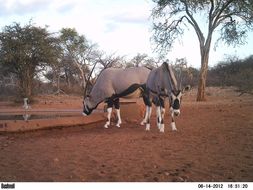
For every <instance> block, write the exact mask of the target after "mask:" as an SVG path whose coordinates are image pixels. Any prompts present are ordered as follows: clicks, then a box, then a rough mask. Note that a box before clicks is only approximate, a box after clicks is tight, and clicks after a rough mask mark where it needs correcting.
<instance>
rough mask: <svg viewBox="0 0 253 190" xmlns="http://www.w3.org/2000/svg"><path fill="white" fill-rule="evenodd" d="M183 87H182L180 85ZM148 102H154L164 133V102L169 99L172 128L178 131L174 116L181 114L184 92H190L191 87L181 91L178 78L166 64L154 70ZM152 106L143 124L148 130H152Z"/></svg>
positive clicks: (148, 89) (148, 82) (148, 107)
mask: <svg viewBox="0 0 253 190" xmlns="http://www.w3.org/2000/svg"><path fill="white" fill-rule="evenodd" d="M180 86H181V85H180ZM146 88H147V97H148V98H147V99H148V100H147V101H150V102H151V100H153V103H154V104H155V105H156V114H157V126H158V128H159V130H160V132H164V114H165V106H164V101H165V99H166V98H169V105H170V111H171V118H172V122H171V127H172V130H177V128H176V124H175V119H174V116H179V114H180V104H181V101H182V95H183V93H184V92H186V91H188V90H190V86H189V85H187V86H186V87H185V88H183V89H180V88H179V87H178V84H177V80H176V77H175V75H174V73H173V70H172V68H171V66H169V65H168V64H167V63H166V62H164V63H163V64H162V65H161V66H160V67H158V68H155V69H153V70H152V71H151V72H150V74H149V76H148V79H147V82H146ZM150 116H151V106H147V107H146V114H145V118H144V120H143V122H142V124H146V130H147V131H149V130H150Z"/></svg>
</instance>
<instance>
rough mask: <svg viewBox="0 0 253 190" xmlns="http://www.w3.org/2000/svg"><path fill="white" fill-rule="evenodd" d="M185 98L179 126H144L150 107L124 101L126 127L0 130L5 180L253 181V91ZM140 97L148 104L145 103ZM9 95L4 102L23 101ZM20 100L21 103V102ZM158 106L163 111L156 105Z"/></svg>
mask: <svg viewBox="0 0 253 190" xmlns="http://www.w3.org/2000/svg"><path fill="white" fill-rule="evenodd" d="M195 94H196V91H195V90H193V91H192V92H190V93H188V94H187V95H186V96H185V97H184V102H183V104H182V108H181V115H180V116H179V117H178V118H176V124H177V128H178V131H177V132H173V131H171V128H170V127H169V124H170V118H169V114H168V112H167V114H166V118H165V122H166V128H165V133H160V132H159V131H158V129H157V127H156V118H155V114H153V116H152V121H151V125H152V126H151V131H149V132H147V131H145V128H144V127H143V126H140V125H139V123H140V121H141V117H140V116H141V114H143V108H144V106H143V105H142V106H137V105H132V104H129V105H128V104H126V105H124V106H123V107H122V112H123V113H122V118H123V120H124V122H123V124H122V126H121V128H117V127H115V124H114V123H113V124H112V125H111V127H110V128H109V129H104V128H103V125H104V122H99V123H96V124H92V125H85V126H78V127H70V128H69V127H68V128H57V129H50V130H39V131H35V132H26V133H15V134H2V135H0V152H1V154H0V181H39V182H41V181H47V182H51V181H60V182H62V181H68V182H72V181H88V182H107V181H110V182H123V181H124V182H125V181H127V182H128V181H130V182H154V181H155V182H156V181H165V182H174V181H180V182H182V181H189V182H203V181H205V182H206V181H224V182H227V181H233V182H235V181H236V182H244V181H251V182H252V181H253V143H252V142H253V97H252V96H250V95H242V96H240V97H239V96H238V93H236V92H234V91H233V89H219V88H208V91H207V94H208V101H207V102H201V103H197V102H195V101H194V99H195ZM38 100H39V101H37V103H36V104H35V105H32V106H33V107H34V108H36V107H40V108H41V107H44V108H52V107H53V108H73V109H74V108H77V109H79V108H80V109H81V101H82V99H81V98H80V97H72V96H68V97H66V96H59V97H54V96H47V97H45V96H44V97H38ZM139 104H140V103H139ZM15 106H16V105H12V104H11V103H9V102H1V103H0V108H1V109H6V108H9V107H12V108H13V107H15ZM18 106H20V105H18ZM153 113H155V110H154V111H153Z"/></svg>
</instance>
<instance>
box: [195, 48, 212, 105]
mask: <svg viewBox="0 0 253 190" xmlns="http://www.w3.org/2000/svg"><path fill="white" fill-rule="evenodd" d="M209 50H210V46H209V47H207V48H203V50H202V52H203V53H201V69H200V74H199V83H198V93H197V101H206V92H205V89H206V77H207V70H208V60H209Z"/></svg>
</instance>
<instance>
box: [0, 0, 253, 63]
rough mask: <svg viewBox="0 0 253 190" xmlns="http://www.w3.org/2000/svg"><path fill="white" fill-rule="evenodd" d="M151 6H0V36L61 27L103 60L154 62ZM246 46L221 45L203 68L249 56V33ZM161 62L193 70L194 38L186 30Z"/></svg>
mask: <svg viewBox="0 0 253 190" xmlns="http://www.w3.org/2000/svg"><path fill="white" fill-rule="evenodd" d="M153 6H154V5H153V3H152V2H151V0H0V30H2V28H3V27H4V26H6V25H11V24H12V23H13V22H17V23H20V24H22V25H24V24H27V23H28V22H29V21H30V20H31V19H32V22H33V23H35V24H36V25H37V26H42V27H44V26H49V27H48V30H49V31H50V32H58V31H60V30H61V29H62V28H63V27H65V28H66V27H67V28H75V29H76V30H77V32H78V33H79V34H82V35H85V37H86V38H87V39H88V40H91V41H92V42H93V43H97V44H98V45H99V49H100V50H103V51H105V52H106V53H108V54H112V53H114V54H115V55H120V56H126V57H127V58H129V59H131V58H132V57H133V56H135V55H137V53H141V54H142V53H145V54H148V55H149V56H151V57H154V58H156V57H158V54H157V53H154V48H155V46H154V44H152V43H151V42H150V39H151V37H152V19H151V17H150V15H151V10H152V7H153ZM214 40H215V36H214ZM214 40H213V41H214ZM247 41H248V43H247V44H246V45H244V46H239V47H236V48H233V47H227V46H225V45H224V44H219V46H218V48H216V50H214V48H212V49H211V52H210V59H209V66H214V65H216V64H217V63H218V62H219V61H222V60H224V59H225V58H227V57H229V56H237V57H239V58H245V57H247V56H249V55H251V54H252V50H253V43H252V42H253V33H249V35H248V39H247ZM213 45H214V43H213ZM167 58H168V59H169V60H170V61H172V62H174V61H175V59H176V58H186V60H187V62H188V64H189V65H190V66H193V67H196V68H199V67H200V51H199V46H198V40H197V37H196V34H195V33H194V32H193V31H192V30H186V31H185V35H184V37H183V38H182V39H180V40H179V41H177V42H176V43H175V44H174V47H173V49H172V50H171V51H170V52H169V53H168V54H167Z"/></svg>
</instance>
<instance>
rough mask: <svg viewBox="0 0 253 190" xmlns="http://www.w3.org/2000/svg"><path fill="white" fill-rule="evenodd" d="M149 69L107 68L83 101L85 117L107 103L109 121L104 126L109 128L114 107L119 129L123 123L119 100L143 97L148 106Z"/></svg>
mask: <svg viewBox="0 0 253 190" xmlns="http://www.w3.org/2000/svg"><path fill="white" fill-rule="evenodd" d="M150 71H151V70H150V69H149V68H147V67H132V68H126V69H122V68H107V69H105V70H103V71H102V72H101V73H100V75H99V76H98V78H97V80H96V82H95V84H94V86H93V87H92V89H91V92H90V93H86V92H85V94H87V95H85V97H84V101H83V115H89V114H91V112H92V111H93V110H94V109H96V107H97V106H98V105H99V104H100V103H101V102H105V103H107V113H108V115H107V121H106V123H105V125H104V127H105V128H108V127H109V125H110V121H111V113H112V108H113V106H114V107H115V109H116V114H117V124H116V126H117V127H120V124H121V123H122V120H121V116H120V104H119V98H127V99H130V98H139V97H142V98H143V100H144V103H145V104H146V105H151V103H150V102H147V100H148V99H147V98H148V97H147V96H146V81H147V78H148V76H149V73H150Z"/></svg>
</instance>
